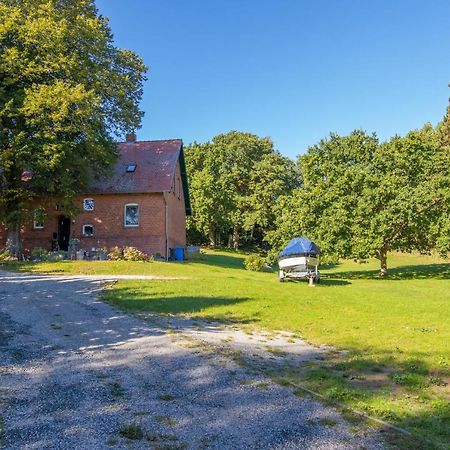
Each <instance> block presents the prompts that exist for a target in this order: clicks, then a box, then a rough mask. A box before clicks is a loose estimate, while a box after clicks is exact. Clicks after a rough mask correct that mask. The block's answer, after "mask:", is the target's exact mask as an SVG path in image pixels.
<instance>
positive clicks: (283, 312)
mask: <svg viewBox="0 0 450 450" xmlns="http://www.w3.org/2000/svg"><path fill="white" fill-rule="evenodd" d="M242 262H243V256H242V255H239V254H236V253H230V252H210V253H209V254H208V255H207V257H206V260H205V261H198V262H189V263H137V262H136V263H127V262H111V261H105V262H101V261H99V262H83V261H79V262H60V263H39V264H15V265H9V266H8V267H9V268H13V269H16V270H27V271H38V272H58V273H60V272H65V273H72V274H80V273H82V274H117V273H121V274H149V275H150V274H151V275H160V276H182V277H188V279H185V280H171V281H152V282H148V281H147V282H143V281H127V282H120V283H117V284H116V285H115V287H114V288H113V289H111V290H108V291H106V292H105V294H104V295H105V298H106V299H107V300H108V301H110V302H113V303H114V304H116V305H117V306H119V307H121V308H124V309H127V310H130V311H157V312H160V313H171V314H188V315H189V316H191V317H196V318H203V319H207V320H221V321H225V322H232V323H235V324H240V325H241V326H243V327H247V328H249V327H250V328H251V327H258V328H263V329H268V330H287V331H291V332H293V333H295V334H296V335H298V336H299V337H302V338H303V339H305V340H307V341H308V342H311V343H313V344H316V345H319V344H327V345H331V346H333V347H335V348H336V349H342V350H347V352H346V353H344V354H343V353H342V352H340V353H337V352H330V356H329V358H327V359H325V360H323V361H316V362H314V363H311V364H309V365H308V367H306V368H305V367H302V368H293V369H291V370H289V371H286V372H284V373H280V374H277V375H278V378H280V379H288V380H290V381H294V382H296V383H302V384H304V385H306V386H308V387H309V388H312V389H314V390H316V391H318V392H320V393H322V394H324V395H325V396H327V397H328V398H330V399H331V400H336V401H339V402H341V403H344V404H346V405H348V406H352V407H356V408H358V409H361V410H364V411H367V412H368V413H370V414H372V415H374V416H377V417H380V418H382V419H385V420H387V421H389V422H391V423H394V424H396V425H397V426H400V427H403V428H406V429H408V430H410V431H412V432H413V433H415V434H416V435H417V436H421V437H425V438H426V439H428V440H430V441H431V442H432V443H433V445H434V446H436V447H437V448H447V445H448V443H449V442H450V406H449V401H450V263H447V262H445V261H443V260H440V259H437V258H433V257H427V256H419V255H390V258H389V264H390V267H391V272H390V275H389V277H388V278H387V279H379V278H378V264H377V261H369V262H368V263H367V264H362V265H361V264H357V263H354V262H344V263H343V264H339V265H336V266H334V267H328V268H324V269H322V274H323V280H322V283H321V284H320V285H318V286H316V287H314V288H311V287H309V286H308V285H307V283H306V282H298V283H294V282H290V283H278V281H277V276H276V274H267V273H254V272H248V271H245V270H243V264H242ZM0 268H1V266H0ZM417 442H420V441H417ZM421 445H422V444H418V446H419V447H420V446H421ZM424 445H425V446H426V445H431V444H424ZM430 448H431V447H430Z"/></svg>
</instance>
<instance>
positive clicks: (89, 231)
mask: <svg viewBox="0 0 450 450" xmlns="http://www.w3.org/2000/svg"><path fill="white" fill-rule="evenodd" d="M83 236H84V237H91V236H94V225H90V224H86V225H83Z"/></svg>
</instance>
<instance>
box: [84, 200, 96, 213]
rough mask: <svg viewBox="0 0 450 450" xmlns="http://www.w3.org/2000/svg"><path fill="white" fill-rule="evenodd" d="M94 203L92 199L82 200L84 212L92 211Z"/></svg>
mask: <svg viewBox="0 0 450 450" xmlns="http://www.w3.org/2000/svg"><path fill="white" fill-rule="evenodd" d="M94 207H95V202H94V199H93V198H85V199H84V200H83V209H84V210H85V211H94Z"/></svg>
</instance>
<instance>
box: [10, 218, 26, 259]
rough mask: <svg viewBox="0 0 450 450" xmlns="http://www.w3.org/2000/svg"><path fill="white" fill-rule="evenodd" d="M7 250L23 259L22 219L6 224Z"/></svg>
mask: <svg viewBox="0 0 450 450" xmlns="http://www.w3.org/2000/svg"><path fill="white" fill-rule="evenodd" d="M6 250H7V251H8V253H9V254H10V255H11V256H14V257H16V258H17V259H18V260H19V261H23V250H22V240H21V238H20V220H18V219H16V220H14V221H11V222H8V223H7V224H6Z"/></svg>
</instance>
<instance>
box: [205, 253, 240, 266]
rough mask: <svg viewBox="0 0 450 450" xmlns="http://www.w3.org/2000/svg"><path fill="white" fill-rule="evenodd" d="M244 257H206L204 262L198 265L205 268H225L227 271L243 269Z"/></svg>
mask: <svg viewBox="0 0 450 450" xmlns="http://www.w3.org/2000/svg"><path fill="white" fill-rule="evenodd" d="M244 259H245V257H244V256H241V255H236V254H234V255H232V254H230V255H207V256H206V259H205V260H204V261H202V260H200V261H199V263H200V264H203V265H207V266H218V267H226V268H228V269H243V268H244Z"/></svg>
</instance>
